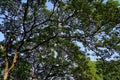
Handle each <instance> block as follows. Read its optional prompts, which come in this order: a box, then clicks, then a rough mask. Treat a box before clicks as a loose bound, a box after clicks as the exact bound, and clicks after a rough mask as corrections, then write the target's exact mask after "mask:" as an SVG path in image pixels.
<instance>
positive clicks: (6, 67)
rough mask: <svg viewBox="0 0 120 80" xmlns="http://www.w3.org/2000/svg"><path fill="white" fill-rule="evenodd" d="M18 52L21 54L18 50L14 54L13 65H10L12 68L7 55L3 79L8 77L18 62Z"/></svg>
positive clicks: (5, 79)
mask: <svg viewBox="0 0 120 80" xmlns="http://www.w3.org/2000/svg"><path fill="white" fill-rule="evenodd" d="M18 54H19V52H17V51H16V52H15V54H14V58H13V62H12V65H11V66H10V68H9V62H8V58H7V56H5V70H4V76H3V80H7V79H8V76H9V72H10V71H11V70H12V69H13V68H14V66H15V63H16V62H17V57H18Z"/></svg>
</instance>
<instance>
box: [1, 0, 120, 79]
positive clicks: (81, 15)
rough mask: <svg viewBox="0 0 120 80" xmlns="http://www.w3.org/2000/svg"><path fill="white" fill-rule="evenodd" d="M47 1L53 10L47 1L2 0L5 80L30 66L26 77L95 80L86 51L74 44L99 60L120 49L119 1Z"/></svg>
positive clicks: (19, 77)
mask: <svg viewBox="0 0 120 80" xmlns="http://www.w3.org/2000/svg"><path fill="white" fill-rule="evenodd" d="M49 2H50V3H52V4H53V9H52V10H49V9H47V7H46V5H45V4H46V3H47V0H26V1H21V0H9V1H8V0H4V1H3V0H0V11H1V12H0V15H1V16H0V18H1V19H2V20H3V21H2V23H0V31H1V32H2V33H3V34H4V37H5V39H4V40H3V41H2V42H1V46H2V48H1V49H0V53H1V56H2V57H1V59H2V62H3V63H4V64H5V65H3V66H4V67H5V69H4V80H7V78H14V79H22V77H21V76H16V77H15V73H16V74H18V73H19V71H18V70H19V69H21V68H22V70H25V69H26V72H29V71H28V70H27V69H30V68H31V67H32V68H31V69H30V70H31V71H30V72H32V73H31V74H30V75H26V78H31V77H30V76H32V78H37V79H44V80H47V79H81V80H91V79H93V80H94V79H95V78H94V77H93V73H92V71H90V65H89V60H88V59H87V58H86V56H85V53H86V52H85V51H84V52H83V51H80V50H79V47H78V46H77V45H76V42H81V43H82V44H83V47H85V48H86V50H92V51H93V52H94V54H95V55H96V56H99V57H100V58H101V59H102V60H106V58H110V57H111V56H112V55H113V54H114V53H115V54H117V53H119V52H120V48H119V46H120V45H119V44H120V32H119V29H120V27H119V26H120V8H119V3H118V2H117V1H114V0H108V1H107V2H103V0H99V1H94V0H85V1H82V0H64V1H62V0H49ZM113 42H114V43H113ZM3 57H4V58H3ZM17 61H18V62H19V63H18V62H17ZM3 63H1V64H3ZM23 64H26V65H25V67H22V66H23ZM15 66H16V67H15ZM17 66H18V67H17ZM26 74H27V73H26Z"/></svg>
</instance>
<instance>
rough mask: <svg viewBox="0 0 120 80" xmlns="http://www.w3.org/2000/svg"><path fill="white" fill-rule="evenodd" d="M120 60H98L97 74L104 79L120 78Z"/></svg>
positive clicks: (117, 79)
mask: <svg viewBox="0 0 120 80" xmlns="http://www.w3.org/2000/svg"><path fill="white" fill-rule="evenodd" d="M119 63H120V60H117V61H113V60H112V61H98V62H97V74H98V75H101V76H102V77H103V80H119V79H120V69H119V68H120V65H119Z"/></svg>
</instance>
